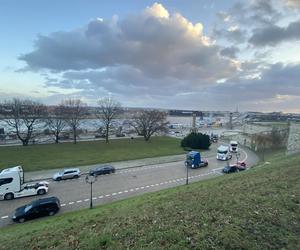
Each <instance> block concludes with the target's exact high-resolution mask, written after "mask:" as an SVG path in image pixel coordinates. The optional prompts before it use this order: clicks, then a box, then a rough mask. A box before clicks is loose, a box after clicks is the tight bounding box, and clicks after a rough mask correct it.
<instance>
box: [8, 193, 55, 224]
mask: <svg viewBox="0 0 300 250" xmlns="http://www.w3.org/2000/svg"><path fill="white" fill-rule="evenodd" d="M59 209H60V201H59V199H58V198H57V197H48V198H43V199H39V200H35V201H32V202H30V203H29V204H27V205H25V206H22V207H19V208H17V209H16V210H15V213H14V215H13V216H12V220H13V221H16V222H24V221H25V220H31V219H34V218H38V217H42V216H47V215H50V216H51V215H54V214H56V213H57V212H58V211H59Z"/></svg>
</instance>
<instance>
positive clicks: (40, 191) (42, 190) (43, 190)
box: [37, 189, 46, 195]
mask: <svg viewBox="0 0 300 250" xmlns="http://www.w3.org/2000/svg"><path fill="white" fill-rule="evenodd" d="M45 193H46V190H45V189H40V190H39V191H38V192H37V194H38V195H43V194H45Z"/></svg>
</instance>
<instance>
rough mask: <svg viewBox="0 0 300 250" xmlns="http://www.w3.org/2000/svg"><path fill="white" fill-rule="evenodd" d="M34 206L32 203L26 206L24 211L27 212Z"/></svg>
mask: <svg viewBox="0 0 300 250" xmlns="http://www.w3.org/2000/svg"><path fill="white" fill-rule="evenodd" d="M31 208H32V205H31V204H29V205H27V206H26V207H25V208H24V212H25V213H27V212H28V211H29V210H30V209H31Z"/></svg>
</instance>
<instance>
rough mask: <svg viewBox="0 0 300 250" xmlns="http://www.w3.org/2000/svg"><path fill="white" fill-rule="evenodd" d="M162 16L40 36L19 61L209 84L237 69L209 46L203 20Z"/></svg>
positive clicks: (100, 22)
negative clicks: (117, 69) (125, 68)
mask: <svg viewBox="0 0 300 250" xmlns="http://www.w3.org/2000/svg"><path fill="white" fill-rule="evenodd" d="M156 7H157V6H156ZM162 8H163V7H162ZM153 11H154V12H155V10H153ZM157 15H159V13H157ZM157 15H151V14H149V13H146V12H142V13H141V14H139V15H129V16H127V17H125V18H124V19H122V20H119V21H116V20H110V21H105V20H100V19H96V20H93V21H91V22H90V23H88V25H87V26H85V27H84V28H82V29H78V30H73V31H70V32H55V33H52V34H50V35H48V36H39V37H38V38H37V40H36V42H35V49H34V50H33V51H32V52H30V53H27V54H24V55H22V56H21V57H20V58H19V59H20V60H23V61H25V62H26V64H27V69H29V70H52V71H56V72H64V71H68V70H77V71H79V70H80V71H83V70H89V69H93V70H99V69H102V68H110V67H113V68H114V67H119V66H126V65H127V66H130V67H132V68H135V69H137V70H138V71H140V72H142V74H144V75H145V76H146V77H148V78H153V79H155V78H156V79H158V78H167V77H169V78H178V79H181V80H198V81H199V82H200V81H201V82H205V83H207V82H208V81H211V82H214V81H216V80H217V79H218V78H223V77H226V76H228V74H232V73H234V72H235V70H236V67H235V65H234V64H232V63H231V62H230V61H229V60H228V59H227V58H224V57H221V56H220V53H219V47H218V46H216V45H213V44H209V42H208V41H207V38H206V37H205V36H204V35H203V34H202V25H201V24H192V23H190V22H189V21H188V20H187V19H185V18H184V17H183V16H181V15H180V14H174V15H171V16H170V17H160V16H157ZM212 68H213V69H214V70H212Z"/></svg>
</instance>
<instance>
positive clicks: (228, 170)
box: [222, 165, 239, 174]
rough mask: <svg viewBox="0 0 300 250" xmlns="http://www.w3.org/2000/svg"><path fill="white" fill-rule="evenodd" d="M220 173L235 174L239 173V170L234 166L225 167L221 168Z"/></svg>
mask: <svg viewBox="0 0 300 250" xmlns="http://www.w3.org/2000/svg"><path fill="white" fill-rule="evenodd" d="M222 172H223V173H225V174H230V173H235V172H239V168H238V167H237V166H236V165H231V166H226V167H224V168H223V170H222Z"/></svg>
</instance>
